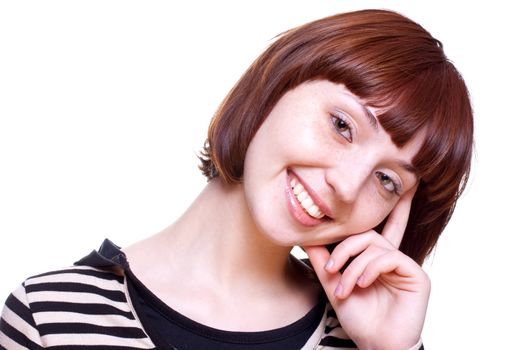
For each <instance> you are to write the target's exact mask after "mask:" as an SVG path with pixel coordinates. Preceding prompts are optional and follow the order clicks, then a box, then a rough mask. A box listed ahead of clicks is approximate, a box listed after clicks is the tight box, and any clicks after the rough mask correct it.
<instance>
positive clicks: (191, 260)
mask: <svg viewBox="0 0 525 350" xmlns="http://www.w3.org/2000/svg"><path fill="white" fill-rule="evenodd" d="M157 238H158V239H160V240H162V241H163V242H164V243H163V245H164V246H165V247H169V251H170V253H169V254H170V261H171V262H172V264H171V265H172V268H173V269H175V270H176V271H177V275H179V276H180V275H181V274H190V275H191V278H192V279H194V280H195V278H197V279H202V282H203V285H207V286H210V284H211V285H212V286H213V287H214V288H218V290H223V291H225V292H227V293H231V292H232V291H233V290H243V291H245V290H246V288H251V289H255V288H257V289H258V290H260V287H262V286H266V287H269V288H275V285H276V283H279V282H281V283H282V284H285V283H289V280H290V278H289V277H290V260H289V254H290V249H291V247H283V246H279V245H277V244H275V243H274V242H272V241H270V240H269V239H267V238H266V236H265V235H264V234H262V233H261V232H260V231H259V229H258V228H257V226H256V225H255V223H254V222H253V220H252V217H251V215H250V213H249V210H248V208H247V205H246V201H245V198H244V193H243V188H242V184H235V185H227V184H224V183H222V182H221V181H220V180H212V181H211V182H210V183H209V184H208V185H207V186H206V188H205V189H204V190H203V192H202V193H201V194H200V195H199V196H198V197H197V199H196V200H195V202H194V203H193V204H192V205H191V206H190V208H188V210H187V211H186V212H185V213H184V214H183V216H182V217H181V218H180V219H179V220H177V221H176V222H175V223H174V224H173V225H172V226H170V227H169V228H168V229H167V230H165V231H164V232H162V233H161V234H160V235H158V237H157ZM269 282H271V283H269Z"/></svg>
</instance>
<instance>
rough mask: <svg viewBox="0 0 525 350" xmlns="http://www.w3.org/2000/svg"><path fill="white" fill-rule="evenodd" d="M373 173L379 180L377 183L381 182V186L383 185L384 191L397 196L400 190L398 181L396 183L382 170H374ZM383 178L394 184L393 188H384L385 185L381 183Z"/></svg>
mask: <svg viewBox="0 0 525 350" xmlns="http://www.w3.org/2000/svg"><path fill="white" fill-rule="evenodd" d="M375 175H376V177H377V179H378V180H379V183H380V184H381V186H383V188H384V189H385V190H386V191H388V192H390V193H393V194H395V195H397V196H399V193H400V192H401V185H400V184H399V183H397V181H395V180H394V179H393V178H392V177H390V176H388V175H387V174H385V173H384V172H382V171H376V173H375ZM385 180H386V181H390V182H391V183H392V185H393V186H394V188H393V189H388V188H386V186H385V185H384V184H383V181H385Z"/></svg>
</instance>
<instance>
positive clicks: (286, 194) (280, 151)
mask: <svg viewBox="0 0 525 350" xmlns="http://www.w3.org/2000/svg"><path fill="white" fill-rule="evenodd" d="M376 112H377V111H376V110H375V109H374V108H370V107H366V106H365V105H364V104H363V102H362V101H361V100H360V99H359V98H358V97H357V96H355V95H353V94H352V93H351V92H350V91H348V90H347V89H346V87H344V86H343V85H339V84H334V83H332V82H329V81H325V80H318V81H311V82H306V83H303V84H301V85H299V86H298V87H297V88H295V89H293V90H291V91H289V92H288V93H286V94H285V95H284V96H283V97H282V98H281V99H280V100H279V102H278V103H277V104H276V105H275V107H274V108H273V110H272V111H271V113H270V114H269V115H268V117H267V119H266V120H265V121H264V123H263V124H262V125H261V127H260V129H259V130H258V131H257V133H256V134H255V136H254V138H253V140H252V141H251V143H250V145H249V147H248V150H247V153H246V159H245V168H244V182H243V186H244V192H245V197H246V201H247V204H248V207H249V209H250V211H251V213H252V217H253V219H254V221H255V223H256V225H257V226H258V228H259V229H260V230H261V231H262V232H263V233H264V234H266V235H267V236H269V238H271V239H272V240H273V241H275V242H276V243H278V244H281V245H311V244H327V243H332V242H336V241H339V240H342V239H344V238H345V237H347V236H349V235H352V234H356V233H361V232H364V231H367V230H369V229H372V228H373V227H375V226H377V225H378V224H379V223H380V222H381V221H382V220H383V219H384V218H385V217H386V216H387V215H388V214H389V213H390V211H391V210H392V209H393V208H394V206H395V205H396V203H397V202H398V201H399V199H400V197H401V196H403V195H404V194H405V193H407V192H408V191H409V190H410V189H412V188H413V187H414V186H417V182H418V179H417V177H416V175H415V174H414V173H413V171H412V170H411V169H412V168H411V160H412V158H413V157H414V156H415V154H416V153H417V151H418V150H419V148H420V145H421V142H422V137H421V136H422V135H419V136H418V137H416V138H415V139H414V140H412V141H411V142H409V143H408V144H407V145H406V146H405V147H403V148H397V147H396V146H395V145H394V143H393V142H392V141H391V139H390V136H389V135H388V134H387V133H386V132H385V130H384V129H383V128H382V127H381V125H380V124H379V122H378V121H377V119H376V118H375V116H374V115H375V114H376Z"/></svg>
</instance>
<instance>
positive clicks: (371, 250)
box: [335, 245, 390, 299]
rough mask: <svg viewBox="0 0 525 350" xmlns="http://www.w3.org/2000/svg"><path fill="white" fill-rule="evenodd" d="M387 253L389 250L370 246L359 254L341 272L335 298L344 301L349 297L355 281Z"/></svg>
mask: <svg viewBox="0 0 525 350" xmlns="http://www.w3.org/2000/svg"><path fill="white" fill-rule="evenodd" d="M389 251H390V250H389V249H385V248H383V247H378V246H375V245H372V246H369V247H368V248H367V249H366V250H365V251H364V252H362V253H361V254H359V255H358V256H357V257H356V258H355V259H354V260H353V261H352V262H351V263H350V265H348V267H347V268H346V270H345V271H344V272H343V275H342V276H341V279H340V281H339V286H338V287H336V291H337V292H336V293H335V296H336V297H337V298H339V299H346V298H348V297H349V296H351V294H352V291H353V290H354V288H355V286H356V284H357V281H358V280H359V278H360V277H361V275H362V274H363V273H364V271H365V269H366V267H367V266H368V264H370V262H371V261H373V260H375V259H377V258H378V257H380V256H382V255H384V254H386V253H388V252H389Z"/></svg>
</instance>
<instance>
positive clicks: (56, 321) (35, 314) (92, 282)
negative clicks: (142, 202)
mask: <svg viewBox="0 0 525 350" xmlns="http://www.w3.org/2000/svg"><path fill="white" fill-rule="evenodd" d="M84 260H85V259H84ZM100 265H102V264H99V266H89V265H82V264H81V265H78V266H72V267H68V268H64V269H59V270H55V271H50V272H46V273H43V274H40V275H36V276H32V277H30V278H28V279H26V280H25V281H24V282H23V283H22V285H21V286H20V287H19V288H18V289H17V290H15V291H14V292H13V293H12V294H11V295H10V296H9V298H8V299H7V301H6V303H5V306H4V309H3V312H2V318H1V320H0V348H2V346H4V347H5V348H8V349H10V348H20V347H21V346H22V347H23V348H29V349H40V348H45V347H52V346H63V347H75V346H87V345H92V346H95V347H96V346H98V347H100V348H104V349H111V348H113V346H115V347H120V346H127V347H128V348H130V349H132V348H144V349H148V348H153V347H154V346H153V344H152V343H151V341H150V340H149V338H148V337H147V335H146V334H145V332H144V330H143V328H142V325H141V324H140V322H139V320H138V318H137V317H136V315H135V312H134V309H133V306H132V304H131V301H130V299H129V297H128V293H127V288H126V279H125V277H124V275H123V272H122V269H121V268H119V266H118V265H116V264H113V266H111V264H109V263H108V264H106V266H103V267H101V266H100Z"/></svg>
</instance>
